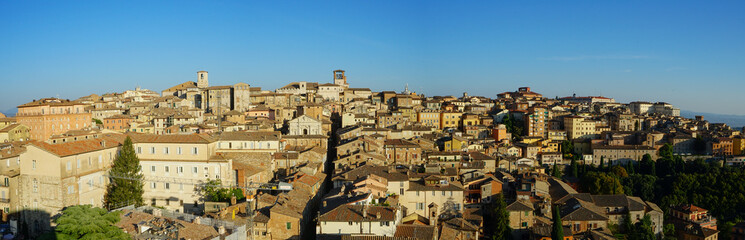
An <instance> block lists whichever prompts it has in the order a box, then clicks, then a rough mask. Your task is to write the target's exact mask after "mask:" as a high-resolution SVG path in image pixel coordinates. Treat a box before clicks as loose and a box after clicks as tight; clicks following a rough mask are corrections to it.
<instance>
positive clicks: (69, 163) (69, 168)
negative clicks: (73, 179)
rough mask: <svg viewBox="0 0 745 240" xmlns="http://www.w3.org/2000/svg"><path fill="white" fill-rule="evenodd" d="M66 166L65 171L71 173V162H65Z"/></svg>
mask: <svg viewBox="0 0 745 240" xmlns="http://www.w3.org/2000/svg"><path fill="white" fill-rule="evenodd" d="M66 165H67V166H65V167H66V168H67V171H71V170H72V162H67V164H66Z"/></svg>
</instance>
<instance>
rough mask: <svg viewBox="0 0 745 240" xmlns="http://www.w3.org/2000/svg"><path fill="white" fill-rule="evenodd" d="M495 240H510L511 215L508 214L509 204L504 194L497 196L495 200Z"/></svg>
mask: <svg viewBox="0 0 745 240" xmlns="http://www.w3.org/2000/svg"><path fill="white" fill-rule="evenodd" d="M494 204H495V206H494V213H495V214H494V238H493V239H499V240H507V239H510V233H511V232H512V229H510V214H509V213H508V212H507V203H506V202H505V201H504V198H503V197H502V194H497V197H496V198H495V199H494Z"/></svg>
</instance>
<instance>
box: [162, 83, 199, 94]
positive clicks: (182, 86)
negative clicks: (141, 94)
mask: <svg viewBox="0 0 745 240" xmlns="http://www.w3.org/2000/svg"><path fill="white" fill-rule="evenodd" d="M196 87H197V83H196V82H193V81H188V82H184V83H182V84H179V85H176V86H173V87H170V88H168V89H166V90H163V91H164V92H175V91H179V90H186V89H188V88H196Z"/></svg>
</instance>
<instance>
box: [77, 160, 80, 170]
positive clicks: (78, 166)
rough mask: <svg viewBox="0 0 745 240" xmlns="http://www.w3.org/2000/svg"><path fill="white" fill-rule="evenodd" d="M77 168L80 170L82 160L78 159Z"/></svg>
mask: <svg viewBox="0 0 745 240" xmlns="http://www.w3.org/2000/svg"><path fill="white" fill-rule="evenodd" d="M77 168H80V159H78V165H77Z"/></svg>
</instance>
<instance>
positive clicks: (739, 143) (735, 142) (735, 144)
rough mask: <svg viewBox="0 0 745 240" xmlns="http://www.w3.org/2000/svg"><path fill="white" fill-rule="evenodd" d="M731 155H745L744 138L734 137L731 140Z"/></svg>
mask: <svg viewBox="0 0 745 240" xmlns="http://www.w3.org/2000/svg"><path fill="white" fill-rule="evenodd" d="M732 153H733V154H734V155H745V138H743V137H735V138H733V139H732Z"/></svg>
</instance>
